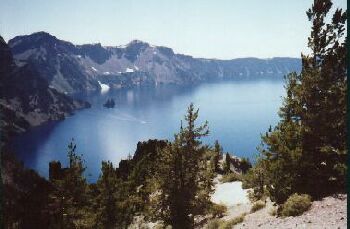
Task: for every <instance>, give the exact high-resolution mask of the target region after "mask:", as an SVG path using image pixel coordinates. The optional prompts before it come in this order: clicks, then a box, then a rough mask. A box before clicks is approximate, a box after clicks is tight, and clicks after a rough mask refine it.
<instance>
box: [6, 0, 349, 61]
mask: <svg viewBox="0 0 350 229" xmlns="http://www.w3.org/2000/svg"><path fill="white" fill-rule="evenodd" d="M312 2H313V1H312V0H98V1H97V0H52V1H48V0H0V6H1V7H0V34H1V36H3V37H4V39H5V40H9V39H11V38H13V37H14V36H17V35H24V34H30V33H33V32H37V31H47V32H49V33H51V34H52V35H55V36H56V37H58V38H59V39H63V40H67V41H71V42H73V43H75V44H83V43H96V42H100V43H102V45H113V46H115V45H121V44H126V43H128V42H129V41H131V40H133V39H139V40H143V41H146V42H149V43H151V44H154V45H164V46H168V47H171V48H173V49H174V51H175V52H176V53H184V54H189V55H193V56H195V57H208V58H218V59H230V58H237V57H252V56H254V57H261V58H268V57H273V56H291V57H300V53H301V52H302V51H303V52H304V51H305V50H306V42H307V37H308V35H309V33H310V24H309V22H308V21H307V17H306V14H305V11H306V10H307V9H308V8H309V7H310V6H311V4H312ZM335 5H336V6H340V7H342V8H344V9H345V8H346V0H337V1H335Z"/></svg>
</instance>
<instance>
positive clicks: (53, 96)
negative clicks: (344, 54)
mask: <svg viewBox="0 0 350 229" xmlns="http://www.w3.org/2000/svg"><path fill="white" fill-rule="evenodd" d="M0 61H1V62H0V78H1V79H0V110H1V128H2V130H3V131H4V133H6V134H11V133H18V132H22V131H24V130H26V129H27V128H29V127H30V126H36V125H40V124H42V123H43V122H46V121H49V120H60V119H63V118H65V117H66V116H68V115H71V114H72V113H73V112H74V110H75V109H80V108H85V107H88V106H89V104H88V103H86V102H82V101H78V100H73V99H71V98H70V97H68V96H66V95H64V94H61V93H59V92H58V91H57V90H56V89H54V88H51V87H50V86H49V84H48V82H47V81H46V80H45V79H44V78H43V77H41V75H40V73H39V72H38V71H37V69H36V68H35V67H34V66H33V65H32V64H31V63H26V64H23V65H21V66H17V65H16V64H15V62H14V61H13V58H12V55H11V51H10V49H9V47H8V46H7V44H6V43H5V41H4V40H3V39H2V38H1V37H0Z"/></svg>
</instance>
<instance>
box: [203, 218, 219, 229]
mask: <svg viewBox="0 0 350 229" xmlns="http://www.w3.org/2000/svg"><path fill="white" fill-rule="evenodd" d="M221 224H222V222H221V220H219V219H212V220H210V221H209V222H208V224H207V226H206V227H205V229H218V228H219V226H220V225H221Z"/></svg>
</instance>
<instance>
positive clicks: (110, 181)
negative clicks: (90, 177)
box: [95, 161, 120, 229]
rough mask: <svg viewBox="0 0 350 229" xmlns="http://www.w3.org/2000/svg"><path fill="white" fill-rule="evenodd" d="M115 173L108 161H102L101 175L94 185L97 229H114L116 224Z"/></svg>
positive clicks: (116, 181) (116, 190) (116, 183)
mask: <svg viewBox="0 0 350 229" xmlns="http://www.w3.org/2000/svg"><path fill="white" fill-rule="evenodd" d="M119 183H120V181H119V180H118V178H117V175H116V171H115V169H114V168H113V164H112V163H111V162H110V161H107V162H105V161H103V162H102V168H101V175H100V177H99V179H98V181H97V183H96V187H97V192H98V194H97V197H96V201H95V202H96V203H95V204H96V209H95V210H96V214H97V218H98V221H97V225H96V226H97V227H98V228H106V229H109V228H115V227H116V224H117V213H118V209H117V194H118V184H119Z"/></svg>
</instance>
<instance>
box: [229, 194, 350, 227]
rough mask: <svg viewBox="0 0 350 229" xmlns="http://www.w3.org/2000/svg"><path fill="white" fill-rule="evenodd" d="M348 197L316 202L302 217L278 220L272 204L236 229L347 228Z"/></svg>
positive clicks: (252, 215) (245, 220) (248, 217)
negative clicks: (271, 211)
mask: <svg viewBox="0 0 350 229" xmlns="http://www.w3.org/2000/svg"><path fill="white" fill-rule="evenodd" d="M346 206H347V196H346V195H338V196H331V197H326V198H324V199H323V200H320V201H314V202H313V203H312V206H311V208H310V210H309V211H307V212H305V213H304V214H303V215H301V216H297V217H287V218H277V217H275V216H271V215H270V214H269V211H270V210H271V208H272V207H273V206H272V204H271V202H268V203H267V206H266V207H265V208H264V209H261V210H259V211H257V212H255V213H253V214H249V215H247V216H246V217H245V219H244V221H243V223H241V224H238V225H236V226H235V227H234V228H245V229H246V228H283V229H289V228H310V229H311V228H312V229H313V228H315V229H333V228H335V229H337V228H341V229H343V228H347V208H346Z"/></svg>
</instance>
